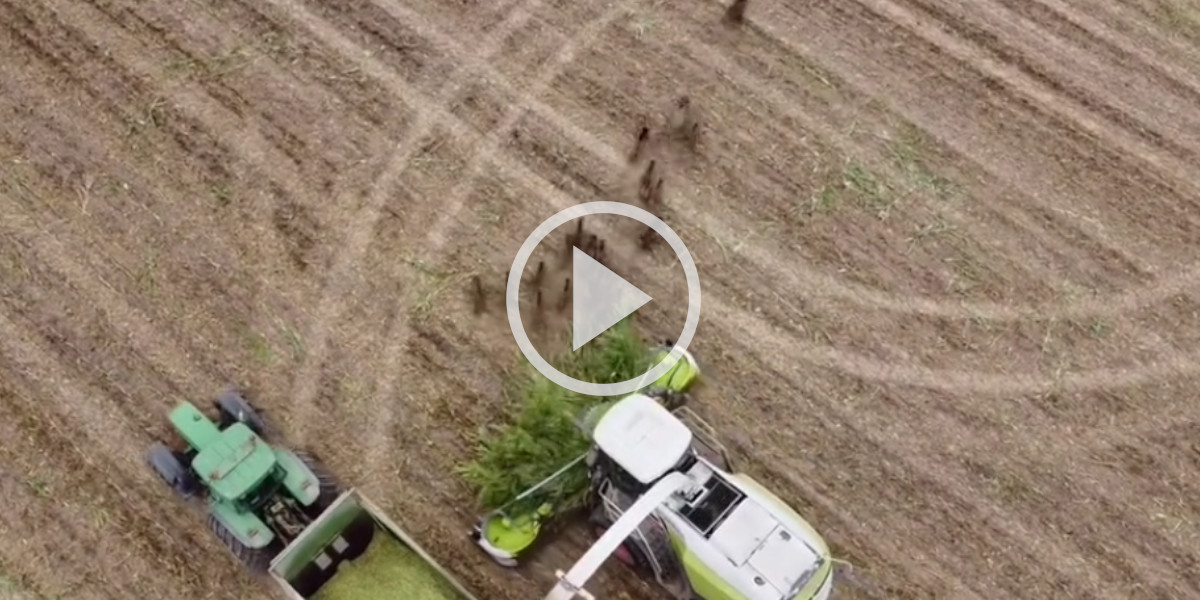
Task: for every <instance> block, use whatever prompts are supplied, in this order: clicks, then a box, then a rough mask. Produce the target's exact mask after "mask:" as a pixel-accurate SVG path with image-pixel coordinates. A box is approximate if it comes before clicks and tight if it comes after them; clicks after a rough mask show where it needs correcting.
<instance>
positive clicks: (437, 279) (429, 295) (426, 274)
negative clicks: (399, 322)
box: [409, 259, 461, 324]
mask: <svg viewBox="0 0 1200 600" xmlns="http://www.w3.org/2000/svg"><path fill="white" fill-rule="evenodd" d="M409 264H411V265H412V266H413V268H415V269H416V271H417V277H418V278H419V279H420V281H421V283H420V285H419V286H418V288H417V290H418V291H417V300H416V302H414V303H413V307H412V309H411V310H410V312H409V318H411V319H412V321H413V322H414V323H418V324H420V323H424V322H425V321H426V320H427V319H429V315H430V314H432V313H433V308H434V306H436V305H437V301H438V298H440V297H441V295H442V293H444V292H445V291H446V288H448V287H450V286H451V285H453V284H454V283H455V282H456V281H457V280H458V279H460V278H461V275H459V274H455V273H447V272H445V271H442V270H441V269H438V268H437V267H433V266H431V265H429V264H427V263H426V262H425V261H423V260H420V259H414V260H410V261H409Z"/></svg>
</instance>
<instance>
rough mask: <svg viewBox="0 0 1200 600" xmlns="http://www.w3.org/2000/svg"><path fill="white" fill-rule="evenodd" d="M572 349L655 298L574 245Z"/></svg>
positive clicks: (576, 348) (572, 261) (580, 345)
mask: <svg viewBox="0 0 1200 600" xmlns="http://www.w3.org/2000/svg"><path fill="white" fill-rule="evenodd" d="M571 251H572V260H571V265H572V266H571V268H572V269H573V270H574V273H573V274H572V276H573V279H574V283H573V285H572V288H573V289H572V291H571V304H572V307H571V346H572V348H571V350H573V351H574V350H578V349H579V348H580V347H582V346H583V345H584V344H586V343H588V342H590V341H592V339H593V338H595V337H596V336H598V335H600V334H601V333H604V332H605V331H607V330H608V328H609V327H612V326H613V325H616V324H617V323H619V322H620V321H621V319H624V318H625V317H627V316H629V315H630V314H631V313H633V312H634V311H636V310H637V309H639V308H641V307H642V306H643V305H644V304H646V303H647V302H649V301H651V300H653V298H651V297H650V296H649V295H647V294H646V293H645V292H643V291H642V290H639V289H638V288H637V287H635V286H634V285H633V284H631V283H629V282H628V281H625V280H624V279H622V278H621V276H620V275H617V274H616V273H613V272H612V271H611V270H609V268H608V267H606V266H604V265H602V264H600V263H599V262H598V261H597V260H596V259H594V258H592V257H590V256H588V255H587V254H584V253H583V251H581V250H580V249H579V248H572V249H571Z"/></svg>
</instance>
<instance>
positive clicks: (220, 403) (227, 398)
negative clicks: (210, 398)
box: [213, 392, 267, 436]
mask: <svg viewBox="0 0 1200 600" xmlns="http://www.w3.org/2000/svg"><path fill="white" fill-rule="evenodd" d="M213 404H215V405H216V406H217V412H218V413H220V414H221V424H222V427H228V426H229V425H232V424H234V423H237V422H238V421H241V422H242V423H245V424H246V426H247V427H249V428H250V430H251V431H253V432H254V433H257V434H258V435H260V436H265V435H266V432H267V422H266V420H264V419H263V418H262V415H260V414H258V411H257V410H255V409H254V407H253V406H251V405H250V403H249V402H248V401H246V399H245V398H243V397H242V395H241V394H239V393H237V392H226V393H224V394H221V396H220V397H219V398H217V401H216V402H214V403H213Z"/></svg>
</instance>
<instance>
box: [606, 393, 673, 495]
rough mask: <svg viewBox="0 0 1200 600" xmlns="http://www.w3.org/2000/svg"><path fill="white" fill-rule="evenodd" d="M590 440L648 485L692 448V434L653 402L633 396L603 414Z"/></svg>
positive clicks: (652, 400) (653, 400)
mask: <svg viewBox="0 0 1200 600" xmlns="http://www.w3.org/2000/svg"><path fill="white" fill-rule="evenodd" d="M592 440H593V441H594V442H595V444H596V445H597V446H598V447H599V448H600V450H601V451H602V452H604V453H605V454H606V455H608V457H609V458H611V459H612V460H613V462H615V463H617V465H619V466H620V467H621V468H622V469H625V470H626V471H627V472H628V473H629V474H630V475H632V476H633V477H634V478H636V479H637V480H638V481H640V482H642V483H644V484H649V483H651V482H653V481H655V480H656V479H658V478H659V477H661V476H662V475H663V474H664V473H666V472H667V471H670V470H671V469H672V468H674V467H675V465H677V464H679V461H680V460H682V459H683V457H684V455H685V454H686V453H687V451H688V448H690V447H691V445H692V430H691V429H688V427H687V425H685V424H684V423H683V422H682V421H680V420H679V419H678V418H676V417H675V415H673V414H671V412H670V411H668V410H667V409H666V408H664V407H663V405H661V404H659V403H658V401H657V400H655V399H654V398H651V397H650V396H646V395H644V394H633V395H630V396H626V397H625V398H622V399H621V400H619V401H617V403H616V404H614V405H613V406H612V408H610V409H608V411H607V412H605V413H604V416H603V417H601V418H600V422H599V423H597V424H596V429H595V430H594V431H593V432H592Z"/></svg>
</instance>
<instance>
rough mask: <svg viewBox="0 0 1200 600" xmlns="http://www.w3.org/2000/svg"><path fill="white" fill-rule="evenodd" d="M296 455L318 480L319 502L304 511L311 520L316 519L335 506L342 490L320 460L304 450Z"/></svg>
mask: <svg viewBox="0 0 1200 600" xmlns="http://www.w3.org/2000/svg"><path fill="white" fill-rule="evenodd" d="M295 454H296V458H299V459H300V462H302V463H304V466H306V467H308V470H310V471H312V473H313V476H314V477H316V478H317V484H318V486H319V489H320V491H319V492H318V493H317V500H316V502H313V503H312V505H311V506H307V507H305V509H304V511H305V512H307V513H308V514H309V516H310V517H311V518H313V519H315V518H317V516H318V515H320V514H321V513H323V512H325V509H326V508H329V505H330V504H333V501H334V500H337V498H338V496H340V495H341V494H342V489H341V486H340V485H339V484H338V481H337V479H336V478H334V476H333V474H332V473H331V472H330V471H329V469H327V468H325V463H323V462H321V460H320V459H318V458H317V457H315V456H313V455H312V454H310V453H308V452H304V451H302V450H297V451H295Z"/></svg>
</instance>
